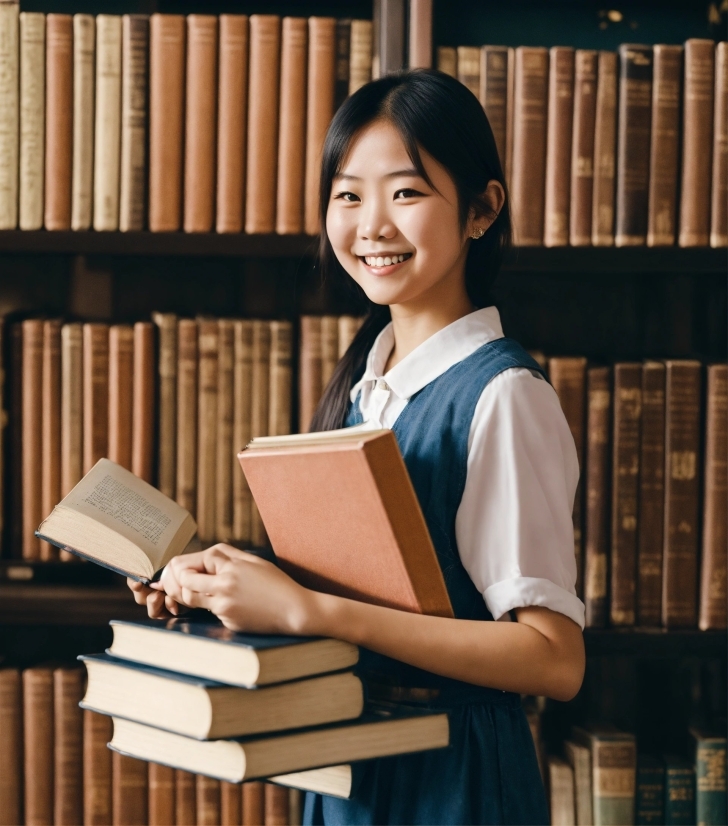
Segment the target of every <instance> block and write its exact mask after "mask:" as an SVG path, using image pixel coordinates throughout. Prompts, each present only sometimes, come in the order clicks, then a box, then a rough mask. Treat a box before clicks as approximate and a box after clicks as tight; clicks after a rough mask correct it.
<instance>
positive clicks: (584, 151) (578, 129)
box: [569, 49, 598, 247]
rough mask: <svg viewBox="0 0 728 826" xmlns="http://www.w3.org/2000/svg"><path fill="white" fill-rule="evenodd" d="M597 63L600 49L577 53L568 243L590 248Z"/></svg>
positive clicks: (581, 50) (584, 50)
mask: <svg viewBox="0 0 728 826" xmlns="http://www.w3.org/2000/svg"><path fill="white" fill-rule="evenodd" d="M597 64H598V53H597V52H595V51H593V50H591V49H579V50H578V51H577V52H576V56H575V69H574V126H573V135H572V143H571V200H570V214H569V243H570V244H571V246H572V247H589V246H591V242H592V238H591V236H592V201H593V197H594V130H595V126H596V113H597Z"/></svg>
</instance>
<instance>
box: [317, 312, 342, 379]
mask: <svg viewBox="0 0 728 826" xmlns="http://www.w3.org/2000/svg"><path fill="white" fill-rule="evenodd" d="M338 363H339V319H338V318H337V317H336V316H335V315H325V316H321V392H322V393H323V391H324V390H325V389H326V388H327V387H328V384H329V382H330V381H331V377H332V376H333V374H334V370H336V365H337V364H338Z"/></svg>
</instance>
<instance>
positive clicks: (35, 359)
mask: <svg viewBox="0 0 728 826" xmlns="http://www.w3.org/2000/svg"><path fill="white" fill-rule="evenodd" d="M22 330H23V345H22V346H23V351H22V352H23V356H22V365H23V371H22V413H23V418H22V450H23V454H22V455H23V460H22V461H23V465H22V474H23V476H22V495H23V558H24V559H38V558H39V556H40V543H39V541H38V539H36V537H35V529H36V528H37V527H38V525H39V524H40V521H41V519H42V518H43V514H42V512H41V511H42V507H43V504H42V467H43V457H42V443H41V438H42V436H41V434H42V427H43V322H42V321H37V320H35V319H29V320H27V321H24V322H23V325H22Z"/></svg>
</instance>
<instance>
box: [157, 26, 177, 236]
mask: <svg viewBox="0 0 728 826" xmlns="http://www.w3.org/2000/svg"><path fill="white" fill-rule="evenodd" d="M184 82H185V18H184V16H183V15H181V14H153V15H152V16H151V18H150V20H149V229H150V230H151V231H152V232H175V231H177V230H179V228H180V224H181V215H182V138H183V134H184V132H183V128H184V106H185V87H184Z"/></svg>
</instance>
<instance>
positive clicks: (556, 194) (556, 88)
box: [543, 46, 574, 247]
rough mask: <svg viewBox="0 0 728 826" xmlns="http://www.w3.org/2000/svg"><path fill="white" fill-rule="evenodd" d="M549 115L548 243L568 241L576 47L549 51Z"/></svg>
mask: <svg viewBox="0 0 728 826" xmlns="http://www.w3.org/2000/svg"><path fill="white" fill-rule="evenodd" d="M548 79H549V81H548V117H547V125H546V185H545V186H546V201H545V207H544V237H543V243H544V246H546V247H564V246H566V245H567V244H568V243H569V213H570V205H569V203H570V195H571V188H570V181H571V142H572V131H573V114H574V50H573V49H572V48H569V47H566V46H554V47H553V48H552V49H550V51H549V72H548Z"/></svg>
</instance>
